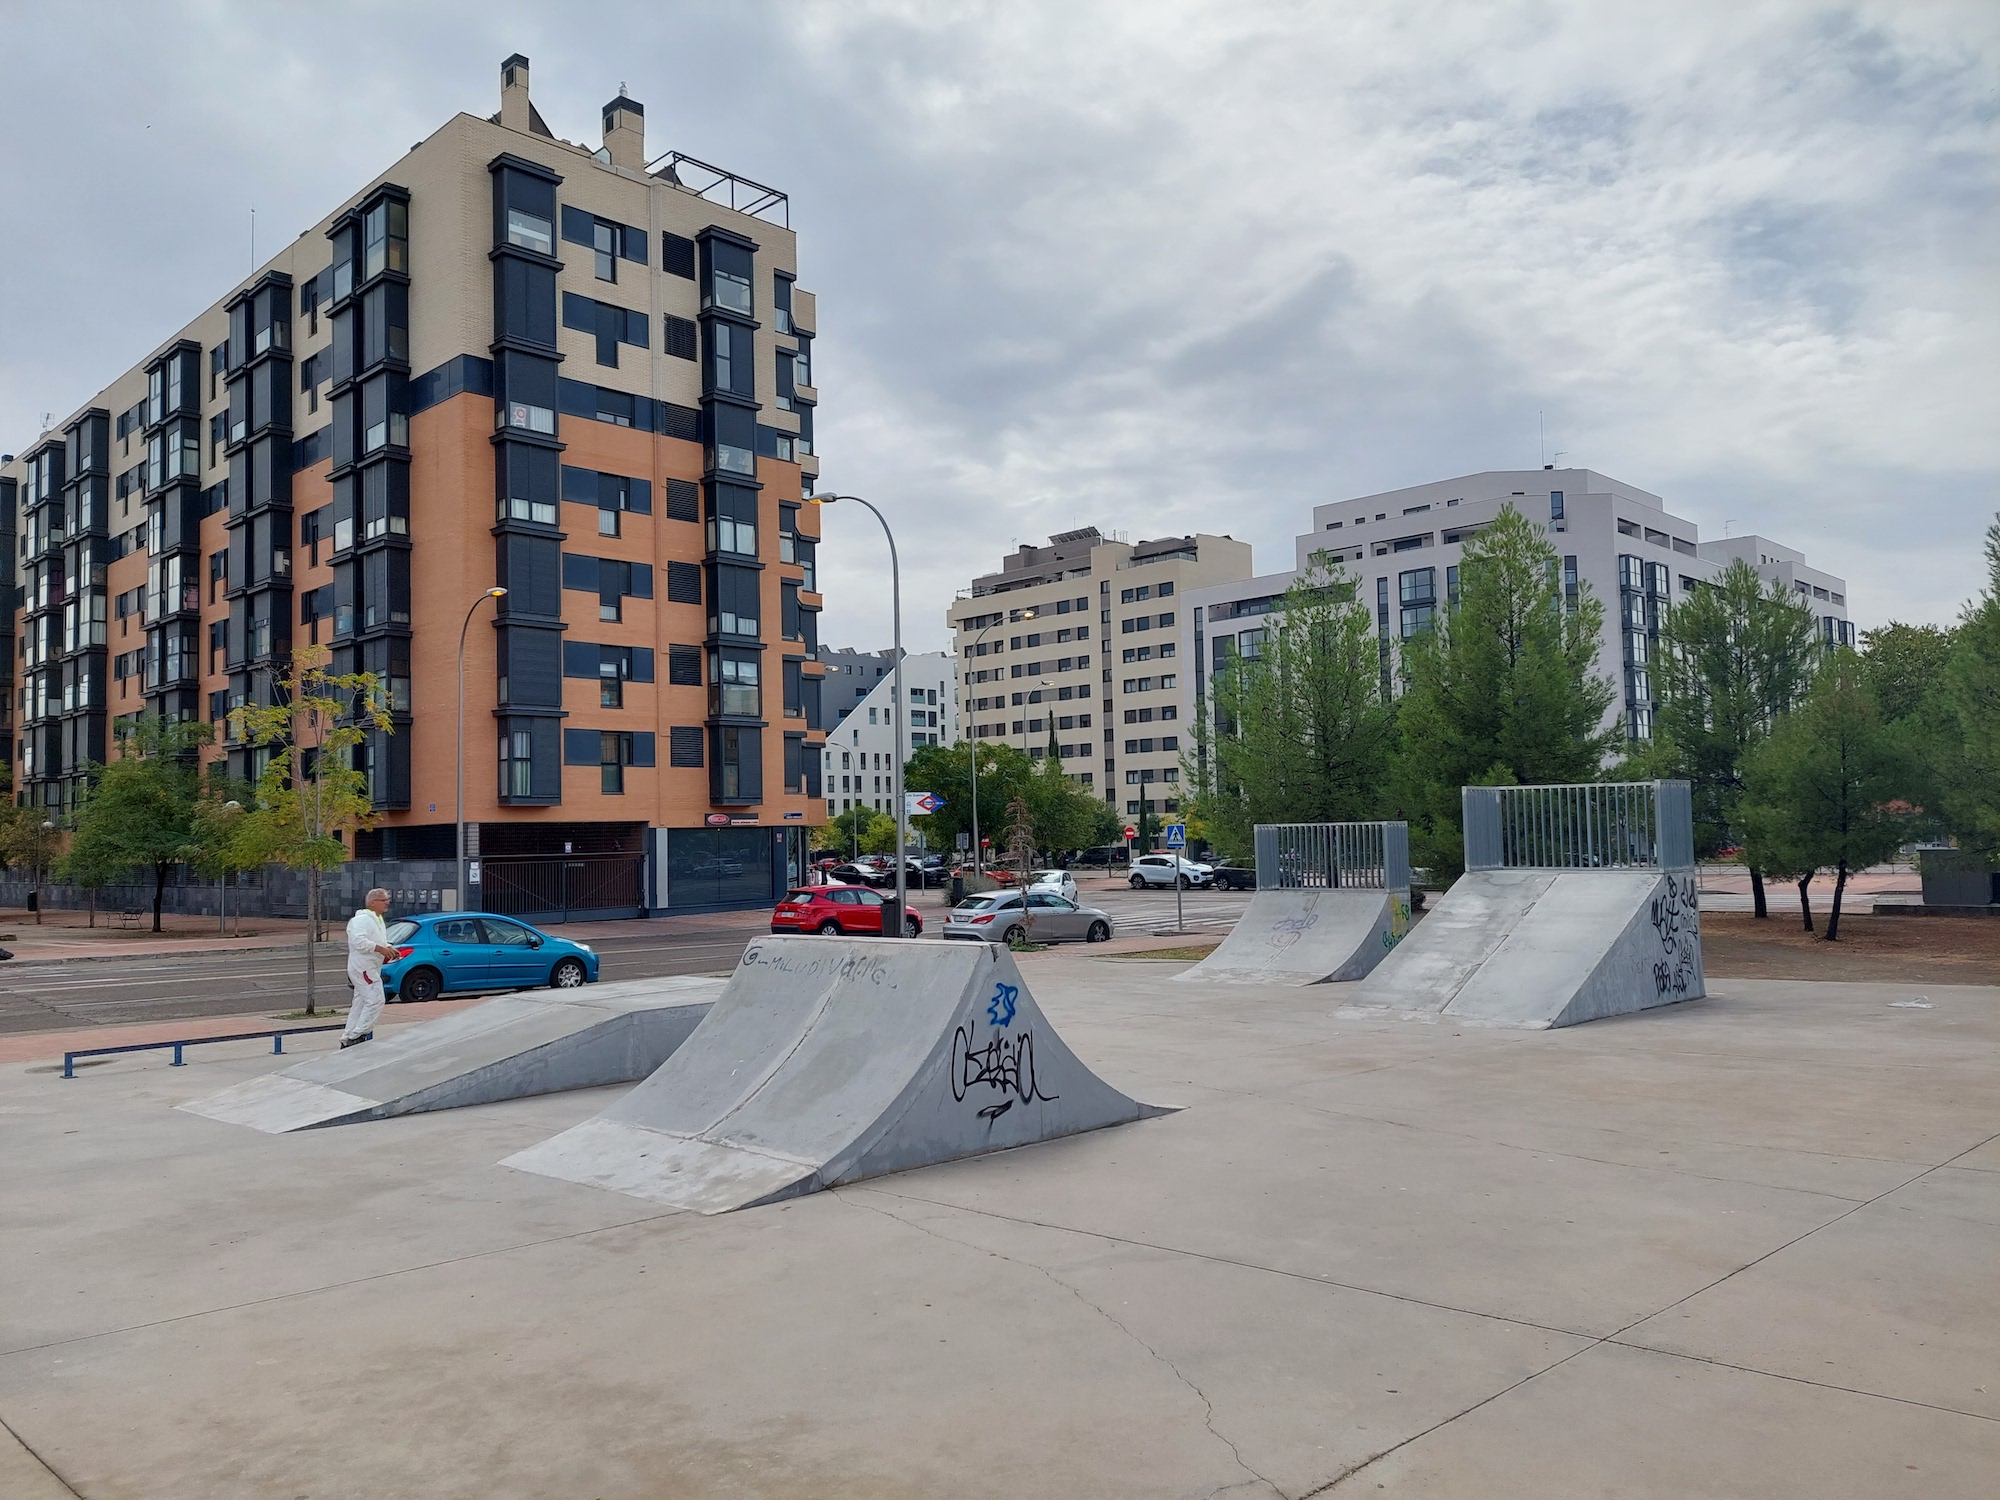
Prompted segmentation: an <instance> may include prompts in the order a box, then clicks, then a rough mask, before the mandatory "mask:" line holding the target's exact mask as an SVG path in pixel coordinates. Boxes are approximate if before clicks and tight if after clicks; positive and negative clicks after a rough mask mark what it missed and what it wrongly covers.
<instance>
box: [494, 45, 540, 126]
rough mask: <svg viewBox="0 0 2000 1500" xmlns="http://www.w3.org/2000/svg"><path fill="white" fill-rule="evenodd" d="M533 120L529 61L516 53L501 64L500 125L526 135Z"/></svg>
mask: <svg viewBox="0 0 2000 1500" xmlns="http://www.w3.org/2000/svg"><path fill="white" fill-rule="evenodd" d="M532 118H533V114H532V111H531V106H530V105H529V103H528V60H527V58H525V57H523V56H522V55H521V54H520V53H518V52H516V53H515V54H514V55H513V56H512V57H510V58H508V59H507V60H506V61H505V62H503V63H502V64H500V123H501V124H502V125H504V126H506V127H507V128H508V129H509V130H518V131H521V132H522V133H524V134H525V133H526V132H527V131H528V129H529V121H530V120H531V119H532Z"/></svg>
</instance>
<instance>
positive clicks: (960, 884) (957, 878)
mask: <svg viewBox="0 0 2000 1500" xmlns="http://www.w3.org/2000/svg"><path fill="white" fill-rule="evenodd" d="M964 899H965V877H964V876H963V875H959V874H953V876H952V877H951V904H952V905H953V906H957V905H958V904H959V903H960V902H961V901H963V900H964Z"/></svg>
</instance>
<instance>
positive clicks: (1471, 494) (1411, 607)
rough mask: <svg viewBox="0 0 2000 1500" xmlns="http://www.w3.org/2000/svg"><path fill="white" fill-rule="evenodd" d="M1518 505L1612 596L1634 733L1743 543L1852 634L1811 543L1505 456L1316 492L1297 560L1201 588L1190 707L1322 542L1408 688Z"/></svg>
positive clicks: (1828, 632) (1254, 638) (1606, 631)
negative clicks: (1347, 491) (1808, 554)
mask: <svg viewBox="0 0 2000 1500" xmlns="http://www.w3.org/2000/svg"><path fill="white" fill-rule="evenodd" d="M1509 505H1511V506H1513V507H1514V508H1515V509H1516V510H1517V511H1519V512H1521V513H1522V514H1523V515H1525V516H1526V517H1528V519H1530V520H1531V521H1534V522H1536V523H1537V524H1539V525H1541V526H1543V527H1544V528H1545V530H1546V532H1547V535H1548V539H1549V541H1550V543H1551V544H1552V545H1554V547H1555V548H1556V550H1557V552H1558V554H1559V555H1560V556H1561V558H1562V564H1561V566H1562V587H1563V590H1564V592H1565V593H1566V594H1567V595H1569V596H1572V597H1574V596H1575V595H1576V593H1577V592H1578V590H1579V589H1580V588H1581V587H1583V586H1585V585H1588V587H1589V588H1590V590H1591V591H1592V592H1593V593H1594V594H1595V595H1596V596H1597V598H1598V599H1600V600H1601V601H1603V604H1604V628H1603V632H1602V635H1601V637H1600V639H1599V644H1598V656H1597V662H1598V671H1599V672H1600V673H1602V674H1603V675H1604V676H1606V677H1608V678H1610V679H1611V680H1612V682H1614V683H1615V684H1617V686H1618V695H1617V697H1616V698H1615V699H1614V701H1613V703H1612V707H1611V709H1610V714H1611V716H1612V717H1613V718H1622V720H1623V722H1624V725H1625V729H1626V733H1627V734H1628V735H1629V736H1630V737H1632V738H1634V739H1648V738H1650V737H1651V735H1652V726H1653V715H1654V711H1655V708H1656V701H1655V698H1654V694H1653V685H1652V680H1651V668H1650V664H1651V661H1652V657H1653V654H1654V652H1655V650H1656V649H1657V646H1658V642H1659V635H1660V626H1661V624H1662V622H1663V621H1664V620H1665V618H1666V615H1667V612H1668V611H1669V610H1670V609H1672V608H1673V606H1674V604H1675V603H1677V602H1678V601H1679V600H1681V599H1683V598H1685V597H1686V596H1687V595H1688V594H1689V593H1690V592H1691V591H1693V590H1694V589H1696V588H1698V587H1700V586H1701V585H1702V584H1704V583H1706V582H1709V581H1711V580H1712V579H1714V578H1715V577H1717V576H1719V575H1720V574H1721V573H1722V571H1723V570H1724V569H1725V568H1726V567H1728V565H1729V562H1730V560H1731V559H1732V558H1736V557H1742V558H1744V559H1745V560H1746V561H1748V562H1750V563H1751V565H1752V566H1753V567H1755V568H1756V569H1757V571H1758V573H1759V574H1760V575H1761V576H1762V577H1763V578H1765V579H1766V580H1767V581H1773V580H1775V581H1777V582H1779V583H1781V584H1783V586H1785V587H1787V588H1790V589H1792V590H1794V591H1795V592H1796V593H1797V594H1798V595H1799V597H1800V599H1801V601H1802V602H1806V603H1808V604H1809V605H1810V607H1811V609H1812V611H1813V613H1814V615H1815V617H1816V619H1817V620H1818V629H1819V632H1820V635H1821V638H1822V640H1824V641H1825V642H1826V643H1827V645H1828V646H1829V647H1832V646H1837V645H1852V644H1853V643H1854V639H1855V634H1854V626H1853V624H1852V623H1851V621H1850V620H1849V618H1848V614H1847V585H1846V583H1845V582H1844V581H1843V580H1841V579H1839V578H1835V577H1834V576H1833V575H1831V574H1829V573H1824V572H1821V571H1819V570H1818V569H1815V568H1811V567H1808V566H1807V565H1806V562H1805V555H1804V554H1803V553H1801V552H1799V551H1798V550H1797V549H1796V548H1791V547H1785V546H1782V545H1780V544H1778V543H1776V542H1771V541H1768V540H1766V539H1764V538H1761V537H1755V536H1750V537H1733V538H1726V539H1724V540H1721V541H1712V542H1703V541H1701V540H1700V539H1699V530H1698V528H1697V527H1696V525H1695V523H1694V522H1693V521H1691V520H1689V519H1687V518H1686V517H1685V516H1679V515H1675V514H1673V513H1672V512H1670V511H1668V510H1667V508H1666V504H1665V502H1664V501H1663V500H1662V499H1661V498H1660V497H1659V496H1658V495H1655V494H1652V493H1650V492H1649V491H1646V490H1642V489H1639V488H1637V487H1636V486H1634V485H1629V484H1625V483H1623V482H1622V481H1619V480H1616V479H1613V478H1611V477H1610V476H1609V475H1605V474H1600V473H1597V472H1595V471H1593V470H1589V469H1555V468H1547V469H1525V470H1493V471H1488V472H1486V473H1482V474H1468V475H1465V476H1463V477H1461V478H1457V479H1445V480H1439V481H1437V482H1435V483H1432V484H1422V485H1416V486H1413V487H1411V488H1409V489H1402V490H1388V491H1385V492H1383V493H1381V494H1377V495H1362V496H1359V497H1357V498H1355V499H1351V500H1339V501H1335V502H1333V503H1331V504H1327V505H1320V506H1316V507H1315V508H1314V510H1313V529H1312V530H1311V531H1309V532H1306V533H1304V534H1302V535H1301V536H1299V537H1298V538H1297V540H1296V542H1295V543H1294V554H1295V555H1294V560H1293V568H1292V569H1291V570H1290V571H1288V572H1283V573H1272V574H1266V575H1264V576H1262V577H1258V578H1248V579H1243V580H1239V581H1236V582H1232V583H1229V584H1225V585H1223V586H1221V587H1211V588H1206V589H1202V590H1200V591H1199V592H1196V593H1194V594H1192V595H1190V596H1189V598H1188V608H1187V612H1186V620H1185V623H1184V624H1183V626H1182V649H1183V651H1184V652H1186V653H1188V654H1189V655H1190V656H1191V657H1193V658H1194V659H1196V660H1198V661H1201V662H1204V663H1206V669H1205V672H1203V673H1201V674H1191V675H1190V676H1189V679H1188V683H1189V686H1188V691H1187V695H1186V699H1185V707H1186V711H1188V712H1190V713H1202V712H1206V711H1207V699H1208V693H1207V681H1208V679H1210V678H1212V677H1213V676H1214V674H1215V672H1216V671H1217V670H1218V669H1219V668H1221V667H1222V666H1223V665H1224V664H1225V663H1227V662H1228V661H1229V660H1230V659H1231V658H1232V657H1234V656H1255V655H1257V654H1258V653H1259V652H1260V651H1261V650H1262V649H1263V644H1264V642H1265V640H1266V639H1267V638H1268V633H1269V632H1270V631H1271V630H1273V629H1275V628H1276V626H1277V624H1278V623H1279V622H1278V619H1277V618H1274V617H1275V616H1277V614H1278V612H1279V611H1280V610H1281V609H1282V607H1283V603H1284V595H1285V591H1286V589H1288V588H1289V587H1290V586H1291V584H1292V582H1293V581H1294V580H1295V579H1296V578H1297V577H1298V575H1299V572H1300V571H1301V570H1303V569H1305V568H1306V567H1307V566H1308V565H1309V563H1310V560H1311V558H1312V557H1313V555H1314V554H1315V553H1325V554H1326V555H1327V556H1328V557H1329V558H1332V559H1336V560H1338V561H1339V563H1340V564H1341V567H1342V568H1343V570H1344V571H1345V573H1346V575H1347V577H1348V578H1350V579H1352V580H1354V581H1355V582H1356V586H1357V597H1358V598H1359V599H1360V600H1361V602H1362V604H1363V605H1364V606H1365V607H1366V608H1367V609H1368V611H1369V613H1370V615H1371V617H1372V618H1373V620H1374V623H1375V634H1376V641H1377V644H1378V647H1379V650H1380V657H1381V673H1382V691H1383V692H1384V694H1385V695H1386V694H1388V693H1391V692H1393V691H1395V690H1396V683H1397V680H1398V673H1399V656H1398V653H1399V652H1400V650H1401V647H1402V642H1404V641H1406V640H1408V639H1410V638H1411V637H1412V636H1415V635H1417V634H1419V633H1421V632H1423V631H1427V630H1429V629H1430V628H1431V626H1432V624H1433V623H1434V622H1435V620H1436V618H1437V613H1438V610H1439V609H1440V608H1441V607H1443V606H1444V605H1445V604H1446V603H1447V602H1448V601H1449V600H1451V599H1453V598H1455V597H1456V596H1457V591H1458V570H1459V561H1460V558H1461V556H1462V555H1463V550H1464V544H1465V542H1466V541H1467V540H1468V539H1470V538H1471V537H1472V536H1474V535H1475V534H1477V533H1478V532H1479V530H1480V529H1481V528H1483V527H1485V526H1489V525H1491V524H1492V523H1493V521H1494V520H1495V518H1496V517H1498V515H1499V514H1500V512H1501V510H1502V509H1503V508H1504V507H1506V506H1509Z"/></svg>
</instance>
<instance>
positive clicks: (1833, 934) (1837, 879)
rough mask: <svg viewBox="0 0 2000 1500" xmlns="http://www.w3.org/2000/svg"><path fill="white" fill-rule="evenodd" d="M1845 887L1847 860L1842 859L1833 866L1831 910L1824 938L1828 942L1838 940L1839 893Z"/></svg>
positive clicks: (1828, 914)
mask: <svg viewBox="0 0 2000 1500" xmlns="http://www.w3.org/2000/svg"><path fill="white" fill-rule="evenodd" d="M1846 889H1847V861H1846V860H1844V859H1843V860H1842V861H1841V862H1840V863H1839V864H1837V865H1835V866H1834V867H1833V910H1832V911H1831V912H1829V913H1827V918H1826V940H1827V941H1828V942H1829V943H1834V942H1838V941H1839V940H1840V895H1841V892H1842V891H1844V890H1846Z"/></svg>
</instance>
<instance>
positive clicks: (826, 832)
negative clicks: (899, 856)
mask: <svg viewBox="0 0 2000 1500" xmlns="http://www.w3.org/2000/svg"><path fill="white" fill-rule="evenodd" d="M880 822H886V823H888V825H889V847H890V848H891V849H893V848H895V847H896V822H895V819H893V818H887V817H885V816H884V815H883V814H882V813H879V812H877V811H876V810H875V809H874V808H872V807H870V806H869V805H868V804H867V803H865V802H857V803H856V804H855V805H854V806H852V807H850V808H848V810H847V811H846V812H844V813H841V814H839V815H838V816H836V817H832V818H829V819H828V820H827V821H826V822H825V823H824V824H822V825H821V826H820V827H818V828H816V829H814V830H813V847H814V848H816V849H822V850H825V851H826V852H827V853H828V854H838V855H842V856H843V857H851V856H853V855H856V854H879V853H881V852H882V851H881V850H880V849H879V848H876V847H874V846H875V845H877V844H879V843H880V842H881V837H880V835H879V834H878V833H877V832H876V831H875V825H876V824H877V823H880Z"/></svg>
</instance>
